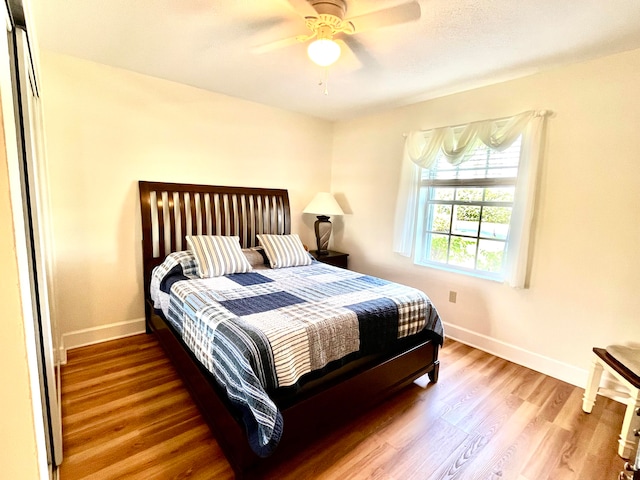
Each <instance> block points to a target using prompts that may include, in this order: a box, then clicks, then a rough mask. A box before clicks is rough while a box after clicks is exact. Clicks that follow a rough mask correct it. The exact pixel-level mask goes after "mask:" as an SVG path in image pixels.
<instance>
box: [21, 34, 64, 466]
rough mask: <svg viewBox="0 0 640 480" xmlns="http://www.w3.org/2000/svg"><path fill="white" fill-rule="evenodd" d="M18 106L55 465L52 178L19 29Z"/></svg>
mask: <svg viewBox="0 0 640 480" xmlns="http://www.w3.org/2000/svg"><path fill="white" fill-rule="evenodd" d="M13 33H14V34H13V38H12V40H13V43H14V55H15V58H14V72H13V74H14V85H15V87H16V88H15V91H14V104H15V112H16V131H17V136H18V150H19V156H20V161H21V165H20V173H21V188H22V203H23V212H24V225H25V236H26V239H27V243H28V245H27V247H28V250H29V255H28V256H29V274H30V277H31V297H32V305H33V307H34V308H33V317H34V318H33V321H34V329H35V337H36V338H35V340H36V343H37V345H36V348H37V352H38V369H39V375H40V392H41V398H42V411H43V417H44V418H43V420H44V427H45V434H46V436H47V439H46V444H47V460H48V463H49V464H50V465H53V466H55V465H59V464H60V462H61V461H62V428H61V415H60V405H59V393H58V392H59V388H58V386H59V376H58V375H56V374H57V373H59V372H56V366H55V365H56V362H55V356H54V352H55V349H54V344H53V338H54V335H53V327H52V318H51V308H50V303H49V301H50V295H49V294H50V292H49V290H50V288H49V286H50V284H51V281H50V280H51V271H52V269H51V249H50V247H49V246H50V243H51V242H50V232H51V228H50V225H49V224H48V222H49V219H50V215H49V202H48V189H47V186H48V180H47V172H46V163H45V161H44V148H43V131H42V117H41V115H42V110H41V105H40V97H39V92H38V84H37V79H36V76H35V74H34V69H33V63H32V56H31V52H30V49H29V40H28V37H27V32H25V30H24V29H22V28H20V27H19V26H18V27H17V28H15V29H14V32H13Z"/></svg>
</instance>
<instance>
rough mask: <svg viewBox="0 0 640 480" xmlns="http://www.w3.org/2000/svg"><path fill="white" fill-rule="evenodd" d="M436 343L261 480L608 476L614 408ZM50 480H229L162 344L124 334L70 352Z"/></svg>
mask: <svg viewBox="0 0 640 480" xmlns="http://www.w3.org/2000/svg"><path fill="white" fill-rule="evenodd" d="M582 395H583V390H582V389H580V388H577V387H573V386H572V385H568V384H566V383H563V382H561V381H559V380H555V379H553V378H551V377H547V376H545V375H542V374H539V373H536V372H533V371H531V370H529V369H526V368H524V367H521V366H518V365H516V364H513V363H510V362H507V361H506V360H502V359H500V358H497V357H494V356H492V355H489V354H487V353H484V352H481V351H480V350H476V349H473V348H470V347H468V346H466V345H463V344H461V343H458V342H455V341H451V340H448V341H447V342H446V344H445V348H443V349H442V351H441V368H440V380H439V382H438V383H436V384H433V385H428V386H427V387H426V388H421V387H419V386H417V385H412V386H411V387H409V388H407V389H406V390H404V391H402V392H401V393H400V394H399V395H397V396H395V397H394V398H393V399H391V400H389V401H387V402H385V403H384V404H382V405H380V406H379V407H378V408H376V409H374V410H372V411H370V412H368V413H365V414H364V415H362V416H361V417H359V418H357V419H354V420H353V422H351V423H350V424H349V425H345V426H344V427H343V428H341V429H339V430H338V431H334V432H333V433H331V434H330V435H328V436H325V437H323V438H319V439H318V440H317V442H315V443H314V444H313V445H312V446H311V447H310V448H307V449H306V450H304V451H302V452H301V453H300V454H299V455H297V456H295V457H293V458H291V459H290V461H288V462H287V463H286V464H284V465H281V466H279V467H278V469H277V470H276V471H272V472H270V473H269V474H268V475H267V478H273V479H291V480H293V479H296V480H299V479H312V478H314V479H315V478H318V479H340V480H346V479H364V478H372V479H385V480H391V479H396V480H405V479H415V480H431V479H434V480H436V479H461V480H467V479H482V480H544V479H558V480H570V479H580V480H591V479H592V480H607V479H610V480H614V479H615V478H617V474H618V473H619V471H620V470H621V468H622V465H623V463H624V462H623V461H622V460H621V459H620V458H619V457H618V456H617V454H616V448H617V443H616V442H617V438H618V434H619V432H620V427H621V425H622V417H623V414H624V407H623V405H621V404H619V403H616V402H614V401H612V400H609V399H607V398H604V397H598V400H597V402H596V405H595V407H594V409H593V412H592V413H591V414H590V415H587V414H585V413H583V412H582V410H581V399H582ZM62 415H63V437H64V455H65V458H64V461H63V463H62V466H61V470H60V474H61V475H60V477H61V479H62V480H75V479H122V478H132V479H136V478H139V479H178V478H189V479H221V480H224V479H232V478H233V472H232V470H231V468H230V467H229V465H228V463H227V462H226V460H225V458H224V456H223V455H222V452H221V451H220V449H219V447H218V445H217V443H216V441H215V439H214V438H213V437H212V436H211V434H210V432H209V429H208V427H207V425H206V424H205V423H204V421H203V420H202V418H201V416H200V414H199V412H198V410H197V408H196V407H195V405H194V404H193V402H192V401H191V398H190V397H189V394H188V392H187V391H186V390H185V388H184V386H183V385H182V382H181V380H180V378H179V377H178V375H177V373H176V372H175V370H174V369H173V367H172V366H171V364H170V362H169V360H168V359H167V357H166V356H165V354H164V352H163V351H162V349H161V347H160V346H159V345H158V343H157V342H156V341H155V339H154V338H153V337H152V336H148V335H144V334H143V335H137V336H134V337H129V338H125V339H121V340H115V341H111V342H106V343H102V344H98V345H93V346H89V347H83V348H79V349H76V350H71V351H70V352H69V353H68V363H67V365H66V366H64V367H63V368H62Z"/></svg>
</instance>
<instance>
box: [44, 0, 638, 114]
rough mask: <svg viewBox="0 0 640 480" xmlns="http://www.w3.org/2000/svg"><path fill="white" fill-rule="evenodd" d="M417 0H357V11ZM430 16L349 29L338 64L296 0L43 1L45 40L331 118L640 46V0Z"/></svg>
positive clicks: (424, 1) (535, 0)
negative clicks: (313, 37) (309, 52)
mask: <svg viewBox="0 0 640 480" xmlns="http://www.w3.org/2000/svg"><path fill="white" fill-rule="evenodd" d="M407 1H409V0H348V11H347V15H346V16H347V17H354V16H358V15H363V14H366V13H369V12H371V11H375V10H379V9H382V8H387V7H393V6H396V5H399V4H402V3H406V2H407ZM419 4H420V6H421V10H422V16H421V18H420V20H418V21H415V22H412V23H405V24H402V25H397V26H392V27H387V28H383V29H379V30H374V31H368V32H363V33H360V34H358V35H355V36H353V37H350V38H349V40H350V41H349V45H350V46H351V47H352V49H353V50H354V52H355V54H357V55H355V54H353V53H351V54H350V53H349V52H346V54H343V57H342V58H341V59H340V60H339V61H338V62H337V63H336V64H335V65H333V66H332V67H330V68H329V70H328V90H329V94H328V95H324V94H323V87H321V86H319V85H318V84H319V82H320V81H321V80H322V78H323V69H322V68H320V67H318V66H316V65H314V64H313V63H312V62H311V61H310V60H309V59H308V57H307V56H306V45H305V44H297V45H293V46H290V47H286V48H282V49H279V50H276V51H272V52H269V53H263V54H260V55H258V54H255V53H252V49H253V48H255V47H257V46H260V45H263V44H265V43H269V42H272V41H275V40H279V39H281V38H284V37H289V36H294V35H298V34H304V33H306V32H307V30H306V27H305V25H304V20H303V19H302V17H300V16H299V14H298V12H296V11H295V10H294V9H293V8H292V6H291V4H290V3H289V2H287V1H286V0H57V1H53V0H32V10H33V14H34V19H35V24H36V32H37V36H38V40H39V42H40V48H41V49H44V50H50V51H55V52H59V53H64V54H68V55H73V56H76V57H80V58H83V59H87V60H92V61H95V62H99V63H103V64H107V65H112V66H116V67H120V68H124V69H128V70H133V71H136V72H139V73H143V74H147V75H152V76H155V77H160V78H165V79H168V80H172V81H175V82H180V83H183V84H187V85H192V86H195V87H199V88H203V89H206V90H211V91H214V92H219V93H224V94H227V95H231V96H234V97H240V98H244V99H247V100H251V101H255V102H259V103H263V104H267V105H271V106H275V107H280V108H284V109H287V110H292V111H296V112H301V113H305V114H309V115H312V116H316V117H320V118H325V119H329V120H340V119H347V118H351V117H354V116H358V115H362V114H365V113H371V112H373V111H376V110H380V109H384V108H390V107H397V106H401V105H407V104H410V103H415V102H416V101H421V100H426V99H428V98H433V97H437V96H441V95H444V94H449V93H454V92H457V91H461V90H466V89H469V88H474V87H478V86H481V85H486V84H490V83H495V82H498V81H504V80H508V79H511V78H516V77H520V76H524V75H529V74H532V73H535V72H538V71H541V70H544V69H548V68H553V67H556V66H560V65H564V64H568V63H574V62H580V61H584V60H588V59H591V58H595V57H599V56H603V55H608V54H612V53H616V52H622V51H625V50H631V49H635V48H640V0H419Z"/></svg>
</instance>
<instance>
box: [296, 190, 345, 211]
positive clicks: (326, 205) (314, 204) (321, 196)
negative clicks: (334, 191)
mask: <svg viewBox="0 0 640 480" xmlns="http://www.w3.org/2000/svg"><path fill="white" fill-rule="evenodd" d="M302 213H312V214H314V215H327V216H331V215H344V212H343V211H342V209H341V208H340V205H338V202H336V199H335V198H333V195H331V194H330V193H329V192H320V193H317V194H316V196H315V197H313V200H311V202H309V205H307V206H306V208H305V209H304V210H303V211H302Z"/></svg>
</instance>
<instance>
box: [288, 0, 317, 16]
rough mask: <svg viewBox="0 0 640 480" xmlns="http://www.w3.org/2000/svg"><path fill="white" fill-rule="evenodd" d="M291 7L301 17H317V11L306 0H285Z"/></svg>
mask: <svg viewBox="0 0 640 480" xmlns="http://www.w3.org/2000/svg"><path fill="white" fill-rule="evenodd" d="M287 2H288V3H289V5H291V8H293V9H294V10H295V11H296V12H298V14H299V15H300V16H302V17H317V16H318V12H316V10H315V8H313V7H312V6H311V4H310V3H309V2H307V0H287Z"/></svg>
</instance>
